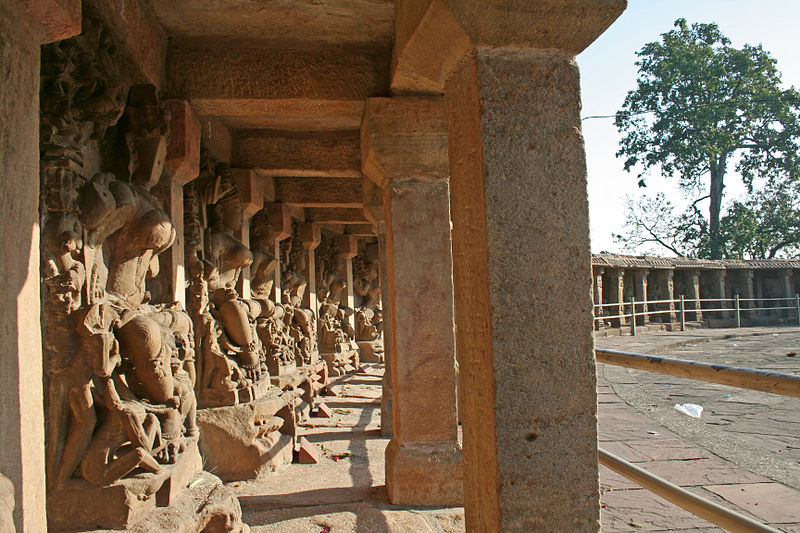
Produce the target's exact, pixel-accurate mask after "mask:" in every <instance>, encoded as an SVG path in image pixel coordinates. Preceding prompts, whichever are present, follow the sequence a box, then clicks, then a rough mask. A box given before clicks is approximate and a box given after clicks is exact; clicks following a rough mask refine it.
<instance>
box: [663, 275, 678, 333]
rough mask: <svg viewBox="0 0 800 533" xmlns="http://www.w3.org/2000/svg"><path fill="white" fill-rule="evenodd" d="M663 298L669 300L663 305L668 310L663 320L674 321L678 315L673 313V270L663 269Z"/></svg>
mask: <svg viewBox="0 0 800 533" xmlns="http://www.w3.org/2000/svg"><path fill="white" fill-rule="evenodd" d="M664 299H665V300H669V301H670V302H669V303H668V304H666V305H665V306H664V307H665V308H666V309H668V310H669V314H667V317H666V319H665V322H668V323H670V324H671V323H674V322H675V321H677V319H678V317H677V315H676V314H675V302H674V301H673V300H675V272H674V271H673V270H665V271H664Z"/></svg>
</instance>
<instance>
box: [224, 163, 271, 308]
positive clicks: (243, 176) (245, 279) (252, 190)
mask: <svg viewBox="0 0 800 533" xmlns="http://www.w3.org/2000/svg"><path fill="white" fill-rule="evenodd" d="M231 177H232V178H233V181H234V183H236V191H237V192H238V193H239V201H241V203H242V227H241V228H239V231H238V233H237V235H236V238H238V239H239V240H240V241H241V242H242V244H244V245H245V246H247V247H248V248H250V219H251V218H253V215H255V214H256V213H258V212H259V211H261V209H262V208H263V207H264V194H263V191H262V190H261V183H260V181H259V178H258V177H257V176H256V174H255V172H253V171H252V170H248V169H240V168H234V169H231ZM237 290H238V291H239V295H240V296H241V297H242V298H244V299H246V300H249V299H250V267H249V266H247V267H244V268H243V269H242V272H241V274H240V275H239V281H238V284H237Z"/></svg>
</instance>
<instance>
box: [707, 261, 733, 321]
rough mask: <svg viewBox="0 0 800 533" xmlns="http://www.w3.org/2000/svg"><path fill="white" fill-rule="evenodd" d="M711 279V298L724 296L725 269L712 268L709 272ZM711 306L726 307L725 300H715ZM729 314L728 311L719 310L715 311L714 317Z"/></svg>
mask: <svg viewBox="0 0 800 533" xmlns="http://www.w3.org/2000/svg"><path fill="white" fill-rule="evenodd" d="M711 276H712V279H713V280H714V285H713V296H712V298H720V299H722V298H725V271H724V270H714V271H713V272H712V273H711ZM712 307H716V308H717V309H725V308H727V302H725V301H724V300H723V301H719V302H715V305H713V306H712ZM728 316H730V312H729V311H721V312H718V313H716V317H715V318H727V317H728Z"/></svg>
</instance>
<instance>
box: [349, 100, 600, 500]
mask: <svg viewBox="0 0 800 533" xmlns="http://www.w3.org/2000/svg"><path fill="white" fill-rule="evenodd" d="M361 150H362V167H363V170H364V174H365V175H366V176H367V177H369V178H370V179H371V180H373V181H375V182H376V183H377V184H379V185H380V186H381V187H382V188H383V189H384V209H385V220H386V258H387V260H386V263H387V265H386V266H387V272H388V279H387V284H386V286H387V288H388V291H387V292H388V294H387V297H388V298H387V305H386V309H387V311H388V315H389V330H390V336H389V341H390V350H391V379H392V395H393V409H394V413H393V422H394V434H393V436H392V440H391V441H390V442H389V445H388V447H387V448H386V488H387V490H388V492H389V500H390V501H391V502H392V503H393V504H402V505H427V506H438V505H446V506H451V505H461V504H462V502H463V482H462V464H461V461H462V457H461V447H460V445H459V443H458V424H457V421H456V403H457V400H456V360H455V335H454V331H453V330H454V323H453V270H452V255H451V245H450V198H449V187H448V177H449V169H448V163H447V133H446V121H445V109H444V105H443V102H441V99H425V98H421V99H413V98H408V99H406V98H392V99H384V98H376V99H369V100H368V101H367V107H366V110H365V113H364V119H363V122H362V129H361ZM587 294H588V293H587Z"/></svg>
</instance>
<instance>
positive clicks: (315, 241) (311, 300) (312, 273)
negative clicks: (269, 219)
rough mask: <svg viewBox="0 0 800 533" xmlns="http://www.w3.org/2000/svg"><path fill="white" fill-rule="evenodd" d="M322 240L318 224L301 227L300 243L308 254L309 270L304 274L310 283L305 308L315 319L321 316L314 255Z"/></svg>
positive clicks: (306, 293) (304, 297)
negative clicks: (309, 310)
mask: <svg viewBox="0 0 800 533" xmlns="http://www.w3.org/2000/svg"><path fill="white" fill-rule="evenodd" d="M321 239H322V237H321V234H320V228H319V226H318V225H317V224H313V223H311V222H306V223H303V224H302V225H301V226H300V241H301V242H302V243H303V249H305V250H306V253H307V254H308V265H307V269H306V271H305V272H303V273H302V274H303V275H304V276H305V277H306V280H307V281H308V285H307V286H306V292H305V294H303V307H306V308H308V309H311V311H312V312H313V313H314V316H315V317H316V316H319V306H318V304H317V254H315V253H314V250H316V249H317V246H319V243H320V241H321Z"/></svg>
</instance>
